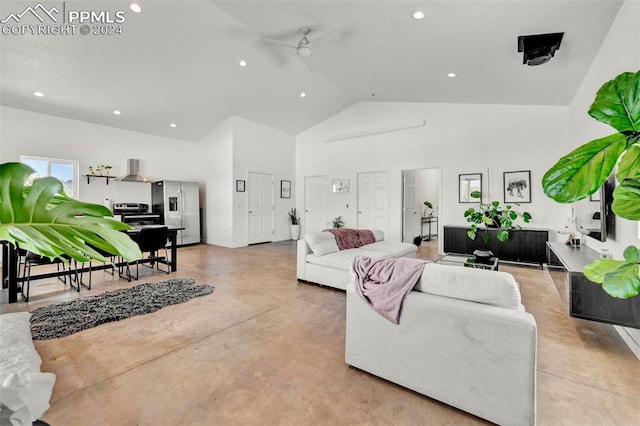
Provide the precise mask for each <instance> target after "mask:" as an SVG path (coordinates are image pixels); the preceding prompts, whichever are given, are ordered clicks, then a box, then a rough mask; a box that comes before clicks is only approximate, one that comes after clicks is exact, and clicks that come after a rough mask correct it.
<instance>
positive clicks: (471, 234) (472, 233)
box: [467, 230, 476, 240]
mask: <svg viewBox="0 0 640 426" xmlns="http://www.w3.org/2000/svg"><path fill="white" fill-rule="evenodd" d="M467 237H468V238H469V239H470V240H475V239H476V231H475V230H472V231H467Z"/></svg>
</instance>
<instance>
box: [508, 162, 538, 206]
mask: <svg viewBox="0 0 640 426" xmlns="http://www.w3.org/2000/svg"><path fill="white" fill-rule="evenodd" d="M503 178H504V202H505V203H530V202H531V170H520V171H517V172H504V174H503Z"/></svg>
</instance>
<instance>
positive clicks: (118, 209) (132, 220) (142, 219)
mask: <svg viewBox="0 0 640 426" xmlns="http://www.w3.org/2000/svg"><path fill="white" fill-rule="evenodd" d="M113 214H114V215H120V217H121V218H122V219H121V220H122V221H123V222H124V223H127V224H129V225H132V226H133V225H158V224H160V223H161V221H160V215H159V214H157V213H150V212H149V204H144V203H114V204H113Z"/></svg>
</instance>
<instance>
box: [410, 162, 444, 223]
mask: <svg viewBox="0 0 640 426" xmlns="http://www.w3.org/2000/svg"><path fill="white" fill-rule="evenodd" d="M414 175H415V177H416V209H417V210H418V212H420V214H422V212H423V211H424V207H425V206H424V202H425V201H430V202H431V204H433V214H434V215H435V216H437V215H438V211H439V207H440V170H439V169H422V170H415V171H414Z"/></svg>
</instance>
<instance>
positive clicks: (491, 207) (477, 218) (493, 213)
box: [464, 191, 531, 244]
mask: <svg viewBox="0 0 640 426" xmlns="http://www.w3.org/2000/svg"><path fill="white" fill-rule="evenodd" d="M470 195H471V198H477V199H480V198H481V197H482V194H481V193H480V191H473V192H472V193H471V194H470ZM518 205H519V204H514V205H512V204H505V205H504V206H502V205H500V202H499V201H492V202H490V203H488V204H486V203H482V202H480V203H479V204H478V205H476V206H474V207H469V208H468V209H467V210H465V212H464V217H465V219H466V220H467V222H469V223H470V224H471V229H470V230H469V231H467V237H469V239H471V240H475V239H476V237H477V234H478V232H479V229H480V230H482V228H479V226H480V227H481V226H483V225H484V235H483V236H482V242H483V243H484V244H487V243H488V242H489V240H490V239H491V235H490V234H489V229H488V228H489V227H495V228H498V231H497V233H496V238H498V240H499V241H501V242H505V241H507V240H508V239H509V231H510V230H512V229H520V228H521V226H520V225H519V224H518V223H517V220H518V219H519V218H520V219H522V221H523V222H525V223H529V222H531V214H529V213H528V212H522V213H521V212H519V211H517V210H516V209H514V206H518Z"/></svg>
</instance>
